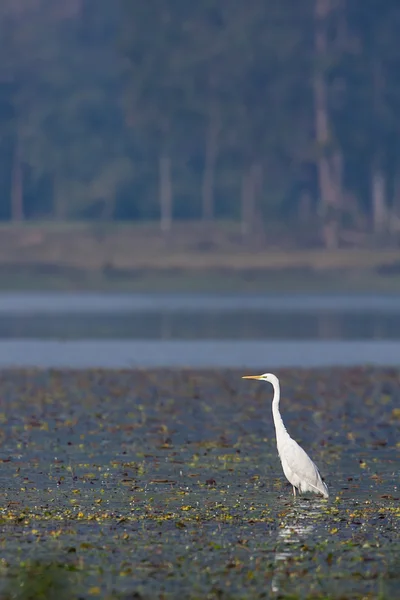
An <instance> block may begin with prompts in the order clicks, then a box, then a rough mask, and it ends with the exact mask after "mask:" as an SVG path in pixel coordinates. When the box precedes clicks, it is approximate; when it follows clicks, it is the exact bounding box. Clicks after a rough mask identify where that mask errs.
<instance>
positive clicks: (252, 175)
mask: <svg viewBox="0 0 400 600" xmlns="http://www.w3.org/2000/svg"><path fill="white" fill-rule="evenodd" d="M261 186H262V167H261V165H260V164H258V163H253V164H252V165H251V167H250V169H249V170H248V171H245V172H244V173H243V177H242V198H241V204H242V221H241V231H242V235H243V236H246V235H249V234H251V233H253V231H254V224H255V220H256V214H257V207H256V204H257V198H258V196H259V195H260V192H261Z"/></svg>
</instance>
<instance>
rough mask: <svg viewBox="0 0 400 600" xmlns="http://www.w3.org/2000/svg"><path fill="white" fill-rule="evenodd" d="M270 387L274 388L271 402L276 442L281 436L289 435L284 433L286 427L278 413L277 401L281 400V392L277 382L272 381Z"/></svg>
mask: <svg viewBox="0 0 400 600" xmlns="http://www.w3.org/2000/svg"><path fill="white" fill-rule="evenodd" d="M271 383H272V387H273V388H274V398H273V400H272V416H273V418H274V424H275V431H276V439H277V442H279V440H280V439H281V438H282V436H285V435H289V434H288V432H287V431H286V427H285V426H284V424H283V421H282V417H281V413H280V412H279V401H280V399H281V391H280V386H279V381H273V382H271Z"/></svg>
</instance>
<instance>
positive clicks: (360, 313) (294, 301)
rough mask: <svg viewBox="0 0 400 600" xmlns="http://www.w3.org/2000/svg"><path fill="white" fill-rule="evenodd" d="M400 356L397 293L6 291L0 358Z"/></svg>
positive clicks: (275, 363)
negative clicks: (231, 293) (229, 293)
mask: <svg viewBox="0 0 400 600" xmlns="http://www.w3.org/2000/svg"><path fill="white" fill-rule="evenodd" d="M359 364H371V365H372V364H374V365H387V366H397V365H399V364H400V295H390V296H378V295H346V296H340V295H337V296H335V295H326V296H323V295H290V296H289V295H208V294H207V295H201V294H194V295H189V294H186V295H185V294H177V295H173V294H100V293H99V294H95V293H86V294H85V293H3V294H0V366H1V367H13V366H18V367H43V368H45V367H74V368H77V367H78V368H79V367H80V368H88V367H115V368H129V367H197V368H207V367H221V368H222V367H233V368H252V369H263V368H268V369H269V368H276V367H319V366H343V365H359Z"/></svg>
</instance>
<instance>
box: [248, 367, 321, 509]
mask: <svg viewBox="0 0 400 600" xmlns="http://www.w3.org/2000/svg"><path fill="white" fill-rule="evenodd" d="M242 379H258V380H259V381H269V383H270V384H271V385H272V387H273V388H274V398H273V400H272V415H273V418H274V424H275V431H276V445H277V447H278V454H279V458H280V459H281V463H282V468H283V472H284V473H285V476H286V479H287V480H288V481H289V482H290V483H291V484H292V487H293V495H294V496H296V489H297V490H298V491H299V494H301V492H314V493H315V494H322V495H323V497H324V498H328V497H329V493H328V488H327V487H326V485H325V483H324V482H323V481H322V479H321V475H320V474H319V471H318V468H317V466H316V465H315V464H314V463H313V461H312V460H311V458H310V457H309V456H308V455H307V454H306V452H305V451H304V450H303V448H302V447H301V446H299V444H298V443H297V442H296V441H295V440H294V439H293V438H291V437H290V435H289V433H288V432H287V430H286V427H285V425H284V424H283V421H282V417H281V413H280V412H279V400H280V396H281V394H280V386H279V379H278V378H277V376H276V375H273V374H272V373H264V374H263V375H246V376H245V377H242Z"/></svg>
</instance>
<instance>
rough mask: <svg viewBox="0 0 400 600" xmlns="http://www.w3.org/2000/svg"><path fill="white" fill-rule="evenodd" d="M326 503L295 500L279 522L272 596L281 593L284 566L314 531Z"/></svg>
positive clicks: (317, 500) (313, 499) (301, 499)
mask: <svg viewBox="0 0 400 600" xmlns="http://www.w3.org/2000/svg"><path fill="white" fill-rule="evenodd" d="M325 505H326V501H324V500H322V499H319V498H312V499H311V498H308V499H305V498H297V499H296V500H294V501H293V506H292V507H290V508H289V510H288V511H287V512H286V514H285V515H284V516H283V517H282V520H281V522H280V529H279V531H278V537H277V543H276V548H275V568H274V575H273V577H272V582H271V588H272V592H273V593H274V594H277V593H279V592H280V591H281V586H282V581H283V580H284V579H285V578H286V573H285V569H284V567H285V564H286V563H287V561H288V560H290V559H292V558H294V557H295V556H296V554H297V553H298V552H299V551H300V549H299V544H303V543H304V542H305V541H306V540H307V538H309V537H310V535H311V533H312V532H313V530H314V529H315V523H316V521H317V518H318V516H319V514H320V513H321V510H322V508H323V507H324V506H325Z"/></svg>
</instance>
